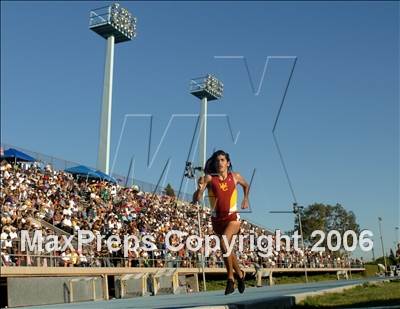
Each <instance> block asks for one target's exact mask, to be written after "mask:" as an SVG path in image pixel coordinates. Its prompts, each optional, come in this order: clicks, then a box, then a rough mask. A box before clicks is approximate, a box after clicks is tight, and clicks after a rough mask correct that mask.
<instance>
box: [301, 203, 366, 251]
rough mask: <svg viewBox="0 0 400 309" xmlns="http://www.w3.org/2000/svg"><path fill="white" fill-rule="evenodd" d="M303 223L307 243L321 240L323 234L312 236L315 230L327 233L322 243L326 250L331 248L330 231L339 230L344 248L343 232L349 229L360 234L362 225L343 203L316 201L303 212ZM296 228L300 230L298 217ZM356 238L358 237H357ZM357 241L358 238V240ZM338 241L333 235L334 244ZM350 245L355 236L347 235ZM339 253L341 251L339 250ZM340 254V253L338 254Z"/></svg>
mask: <svg viewBox="0 0 400 309" xmlns="http://www.w3.org/2000/svg"><path fill="white" fill-rule="evenodd" d="M301 223H302V228H303V235H304V242H305V244H306V245H309V246H310V245H311V246H312V245H314V244H315V243H316V242H317V241H320V239H321V236H319V235H318V236H316V237H315V238H311V234H312V232H313V231H315V230H321V231H323V232H324V233H325V237H324V239H323V240H322V242H321V243H320V245H319V246H320V247H324V248H325V250H327V251H328V250H329V249H328V246H327V238H328V237H327V236H328V233H329V231H331V230H337V231H338V232H339V234H340V236H341V246H340V249H344V248H343V234H344V232H346V231H347V230H352V231H354V232H355V233H356V235H357V236H358V234H359V233H360V226H359V225H358V224H357V222H356V216H355V214H354V213H353V212H352V211H347V210H346V209H345V208H344V207H343V206H342V205H340V204H336V205H334V206H332V205H325V204H320V203H315V204H312V205H309V206H308V207H306V208H305V209H303V210H302V212H301ZM295 230H299V224H298V218H297V216H296V219H295ZM355 240H356V239H355ZM356 241H357V240H356ZM336 243H337V239H336V237H332V246H335V245H336ZM347 243H348V246H352V244H353V238H352V237H351V236H350V237H347ZM337 253H339V252H337ZM338 255H339V254H338Z"/></svg>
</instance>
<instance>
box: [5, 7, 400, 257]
mask: <svg viewBox="0 0 400 309" xmlns="http://www.w3.org/2000/svg"><path fill="white" fill-rule="evenodd" d="M110 3H111V2H59V1H56V2H31V1H29V2H4V1H2V2H1V137H2V142H4V143H9V144H13V145H15V146H19V147H23V148H26V149H29V150H33V151H37V152H41V153H44V154H48V155H53V156H56V157H59V158H63V159H66V160H70V161H75V162H79V163H83V164H87V165H90V166H95V165H96V159H97V146H98V131H99V118H100V107H101V100H102V87H103V74H104V59H105V47H106V41H105V40H104V39H103V38H101V37H100V36H98V35H97V34H95V33H94V32H92V31H90V30H89V29H88V20H89V12H90V10H91V9H94V8H97V7H101V6H104V5H108V4H110ZM121 5H122V6H125V7H127V8H128V9H129V10H130V11H131V12H132V13H133V14H134V15H135V16H137V18H138V26H137V27H138V36H137V38H136V39H134V40H133V41H132V42H126V43H121V44H118V45H116V48H115V65H114V88H113V116H112V147H111V160H113V158H114V155H115V149H116V146H117V142H118V138H119V136H120V131H121V127H122V123H123V120H124V115H126V114H143V113H145V114H152V115H153V117H154V118H153V130H154V132H153V140H152V146H151V154H152V155H153V154H154V151H155V149H156V148H157V145H158V143H159V141H160V139H161V136H162V133H163V131H164V129H165V127H166V125H167V123H168V121H169V119H170V117H171V115H172V114H194V113H198V112H199V107H200V105H199V101H198V100H197V99H196V98H195V97H193V96H191V95H190V94H189V92H188V86H189V80H190V79H191V78H193V77H197V76H201V75H204V74H206V73H213V74H215V75H216V76H217V77H218V78H220V79H221V80H222V81H223V82H224V85H225V92H224V97H223V99H221V100H220V101H217V102H211V103H210V104H209V113H213V114H227V115H229V118H230V121H231V124H232V129H233V131H234V134H236V133H237V132H238V131H240V135H239V139H238V141H237V143H236V144H234V143H233V141H232V139H231V137H230V133H229V131H228V128H227V125H226V122H225V121H224V120H223V118H220V117H214V118H212V117H211V118H210V119H209V128H208V129H209V139H208V150H209V151H208V152H209V154H210V152H211V151H212V150H213V148H218V149H220V148H221V149H224V150H226V151H228V152H229V153H230V154H231V157H232V163H233V166H234V169H235V170H236V171H239V172H240V173H241V174H242V175H244V176H245V177H246V178H248V179H249V178H250V176H251V173H252V170H253V168H257V173H256V176H255V179H254V183H253V186H252V192H251V205H252V211H253V213H252V214H249V215H247V217H248V218H249V219H252V220H254V221H256V222H259V223H261V224H263V225H264V226H267V227H269V228H271V229H276V228H281V229H283V230H288V229H290V228H291V227H292V225H293V218H292V216H290V215H276V214H275V215H272V214H269V211H270V210H277V209H288V208H290V205H291V203H292V201H293V200H292V196H291V194H290V190H289V187H288V184H287V181H286V178H285V175H284V172H283V170H282V166H281V163H280V161H279V156H278V153H277V151H276V148H275V146H274V143H273V139H272V134H271V129H272V126H273V122H274V119H275V116H276V113H277V111H278V108H279V104H280V101H281V98H282V95H283V91H284V88H285V85H286V81H287V79H288V77H289V73H290V70H291V68H292V64H293V60H290V59H272V60H271V61H270V63H269V65H268V68H267V71H266V75H265V78H264V80H263V81H262V85H261V91H260V94H259V95H254V93H253V92H252V88H251V85H250V82H249V79H248V75H247V73H246V70H245V66H244V64H243V62H241V61H240V60H226V59H216V58H215V56H244V57H246V60H247V62H248V65H249V70H250V73H251V76H252V79H253V82H254V84H255V86H256V88H257V87H258V84H259V83H260V79H261V75H262V72H263V69H264V64H265V61H266V59H267V57H268V56H296V57H297V63H296V67H295V71H294V74H293V77H292V82H291V84H290V86H289V90H288V93H287V97H286V101H285V105H284V107H283V111H282V114H281V117H280V121H279V124H278V128H277V131H276V135H277V137H278V139H279V143H280V146H281V150H282V152H283V155H284V157H285V162H286V164H287V167H288V170H289V174H290V177H291V179H292V182H293V187H294V190H295V192H296V196H297V199H298V201H299V203H301V204H303V205H309V204H311V203H314V202H322V203H330V204H335V203H341V204H342V205H343V206H344V207H345V208H346V209H349V210H352V211H354V212H355V214H356V216H357V219H358V222H359V223H360V225H361V228H364V229H370V230H372V231H373V232H374V234H375V235H376V236H375V237H374V240H375V252H376V255H378V254H379V253H380V249H379V248H380V246H379V243H378V239H379V238H378V220H377V217H378V216H381V217H382V218H383V220H384V226H383V232H384V239H385V246H386V248H388V247H389V246H393V242H394V241H395V239H396V236H395V227H396V226H400V212H399V4H398V3H396V2H350V3H349V2H346V3H344V2H283V3H282V2H281V3H278V2H261V1H260V2H121ZM194 125H195V120H194V119H193V118H183V119H179V120H176V121H174V122H173V123H172V125H171V128H170V130H169V131H168V133H167V135H166V138H165V140H164V141H163V143H162V145H161V147H160V151H159V153H158V155H157V157H156V158H155V160H154V164H153V165H152V167H151V168H147V166H146V160H147V141H148V135H149V131H148V128H149V121H148V119H147V120H146V119H144V118H143V119H140V118H130V120H128V122H127V125H126V128H125V129H126V130H125V131H124V135H123V138H122V141H121V146H120V151H119V153H118V156H117V160H116V165H115V170H114V171H115V172H117V173H119V174H122V175H126V173H127V169H128V166H129V160H130V158H131V157H132V155H135V158H136V166H135V174H136V177H137V178H138V179H141V180H143V181H147V182H151V183H156V182H157V179H158V177H159V175H160V173H161V170H162V168H163V166H164V164H165V162H166V160H167V159H168V158H169V157H170V158H171V165H170V169H169V173H168V177H167V179H166V181H167V182H170V183H171V184H172V185H173V186H174V187H178V186H179V182H180V177H181V173H182V168H183V166H184V162H185V160H186V155H187V151H188V148H189V145H190V140H191V136H192V132H193V128H194ZM192 185H193V184H191V186H192ZM397 237H399V236H397ZM365 257H368V258H370V257H371V254H370V253H368V254H366V255H365Z"/></svg>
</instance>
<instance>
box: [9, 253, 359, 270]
mask: <svg viewBox="0 0 400 309" xmlns="http://www.w3.org/2000/svg"><path fill="white" fill-rule="evenodd" d="M3 257H4V256H3V255H2V259H1V266H21V267H23V266H29V267H126V268H131V267H144V268H146V267H156V268H201V263H200V262H199V260H198V259H197V257H193V258H187V259H182V258H175V259H171V258H145V257H140V258H130V257H127V258H124V257H113V256H98V257H97V256H78V255H76V256H69V255H66V256H60V255H53V254H48V255H43V254H41V255H38V254H29V253H28V254H9V255H8V258H7V260H8V261H9V262H7V261H5V259H4V258H3ZM239 264H242V265H243V266H244V267H245V268H249V267H253V266H254V262H251V261H246V260H245V261H243V260H240V259H239ZM205 267H206V268H224V267H225V266H224V262H223V260H222V259H221V260H219V259H217V260H215V259H214V258H210V257H208V258H205ZM362 267H363V265H362V264H357V263H351V262H350V261H346V262H342V263H336V264H335V263H334V262H331V261H329V262H323V263H307V268H309V269H326V268H333V269H336V268H337V269H342V268H362ZM263 268H278V269H303V268H304V263H303V262H301V261H298V262H293V263H284V262H282V263H273V264H272V263H263Z"/></svg>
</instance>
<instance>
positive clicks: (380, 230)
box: [378, 217, 387, 274]
mask: <svg viewBox="0 0 400 309" xmlns="http://www.w3.org/2000/svg"><path fill="white" fill-rule="evenodd" d="M378 222H379V234H380V236H381V246H382V254H383V261H384V263H385V274H386V271H387V263H386V254H385V249H384V246H383V237H382V227H381V222H382V218H381V217H378Z"/></svg>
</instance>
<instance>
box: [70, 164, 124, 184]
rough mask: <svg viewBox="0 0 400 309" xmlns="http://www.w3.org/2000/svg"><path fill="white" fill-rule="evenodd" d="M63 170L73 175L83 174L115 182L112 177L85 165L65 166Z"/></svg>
mask: <svg viewBox="0 0 400 309" xmlns="http://www.w3.org/2000/svg"><path fill="white" fill-rule="evenodd" d="M64 171H65V172H67V173H70V174H73V175H77V176H84V177H87V178H91V179H101V180H104V181H108V182H112V183H116V182H117V181H116V180H115V179H114V178H113V177H111V176H109V175H107V174H105V173H103V172H101V171H98V170H95V169H93V168H90V167H87V166H85V165H78V166H74V167H71V168H67V169H65V170H64Z"/></svg>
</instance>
